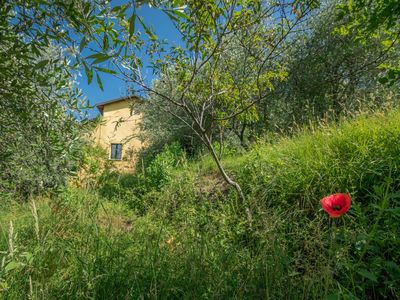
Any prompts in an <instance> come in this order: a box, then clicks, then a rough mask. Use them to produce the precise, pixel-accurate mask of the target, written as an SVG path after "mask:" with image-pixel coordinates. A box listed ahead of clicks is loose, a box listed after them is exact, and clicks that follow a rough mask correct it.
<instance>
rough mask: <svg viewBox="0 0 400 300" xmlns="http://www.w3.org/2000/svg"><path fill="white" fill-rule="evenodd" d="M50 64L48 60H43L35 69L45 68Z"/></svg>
mask: <svg viewBox="0 0 400 300" xmlns="http://www.w3.org/2000/svg"><path fill="white" fill-rule="evenodd" d="M48 63H49V60H48V59H45V60H42V61H40V62H38V63H37V64H36V65H35V69H40V68H43V67H44V66H45V65H47V64H48Z"/></svg>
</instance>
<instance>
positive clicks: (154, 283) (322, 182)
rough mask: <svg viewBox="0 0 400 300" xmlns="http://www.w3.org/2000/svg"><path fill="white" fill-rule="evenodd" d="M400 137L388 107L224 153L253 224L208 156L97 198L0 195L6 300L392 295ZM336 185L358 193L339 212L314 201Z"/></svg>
mask: <svg viewBox="0 0 400 300" xmlns="http://www.w3.org/2000/svg"><path fill="white" fill-rule="evenodd" d="M399 140H400V113H399V112H398V111H396V112H392V113H388V114H381V115H375V116H369V117H359V118H357V119H356V120H354V121H351V122H349V121H346V122H342V123H341V124H339V125H331V126H326V128H323V129H318V130H306V131H304V132H303V133H300V134H298V135H297V136H295V137H293V138H283V139H279V140H276V141H274V142H273V143H270V144H263V145H258V146H256V147H255V148H254V149H253V150H251V151H249V152H248V153H246V154H244V155H241V156H238V155H235V156H230V157H229V156H228V157H225V159H224V163H225V164H226V166H227V169H229V170H231V171H233V172H234V177H235V179H236V180H237V181H238V182H240V184H241V185H242V186H243V190H244V192H245V194H246V198H247V200H248V201H249V203H250V206H251V209H252V210H253V215H254V220H253V227H252V228H251V229H250V228H248V226H247V225H246V217H245V214H244V212H243V207H242V206H241V204H240V202H239V201H237V200H238V199H237V195H236V193H235V192H234V191H232V189H229V188H228V186H226V185H225V184H224V183H223V182H221V181H220V180H219V179H218V176H216V175H215V173H216V170H215V169H214V167H213V165H212V164H211V163H210V160H209V159H208V158H207V157H206V158H204V159H203V160H202V161H201V162H194V163H185V162H184V159H183V158H180V160H179V159H178V158H179V153H178V154H177V153H176V152H174V151H172V150H171V149H170V148H168V149H166V150H165V151H164V152H163V153H161V154H160V155H159V156H158V157H157V158H158V160H157V159H156V162H155V163H153V164H152V170H153V171H152V172H148V173H146V176H144V175H143V174H142V175H140V176H139V175H137V176H136V177H132V176H131V177H129V176H125V177H121V176H120V177H117V176H115V175H110V174H108V175H107V178H108V180H107V179H106V178H102V180H100V181H99V182H100V186H98V191H99V192H96V191H82V190H79V189H73V188H70V189H68V190H65V191H64V192H63V193H62V194H61V195H59V196H57V197H56V198H54V199H51V200H50V199H47V198H41V199H38V198H36V199H32V200H31V201H30V202H29V203H20V202H18V201H16V200H15V199H12V197H11V196H7V195H5V194H2V196H1V197H2V199H1V202H0V203H1V215H0V225H1V236H0V250H1V268H0V297H1V298H4V299H21V298H27V297H31V298H33V299H36V298H43V299H88V298H90V299H93V298H96V299H136V298H193V299H198V298H267V299H277V298H283V299H322V298H325V297H329V298H330V299H343V298H344V299H355V298H360V299H372V298H379V299H383V298H391V299H395V298H398V297H399V296H400V291H399V286H400V269H399V266H400V251H399V249H400V241H399V239H398V236H397V235H398V228H399V220H400V219H399V218H400V211H399V208H398V207H399V199H400V194H399V190H400V169H399V165H400V143H399ZM174 153H175V154H176V155H175V154H174ZM174 155H175V156H174ZM182 162H183V163H182ZM176 165H179V167H178V168H176ZM157 168H159V170H158V171H159V172H157ZM148 170H151V168H149V169H148ZM160 178H161V179H163V180H161V181H160ZM152 181H156V182H157V184H154V185H151V182H152ZM105 183H107V184H105ZM128 191H129V192H128ZM334 192H347V193H350V195H351V196H352V199H353V203H352V207H351V209H350V211H349V213H348V214H346V215H344V216H342V217H341V218H340V219H335V220H334V219H330V218H329V217H328V216H327V215H326V214H325V212H323V211H322V210H321V209H320V204H319V200H320V199H321V198H322V197H323V196H326V195H328V194H331V193H334Z"/></svg>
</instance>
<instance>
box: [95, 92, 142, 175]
mask: <svg viewBox="0 0 400 300" xmlns="http://www.w3.org/2000/svg"><path fill="white" fill-rule="evenodd" d="M137 101H140V99H139V98H138V97H135V96H129V97H121V98H117V99H114V100H109V101H105V102H101V103H99V104H97V105H96V106H97V109H98V110H99V111H100V113H101V122H100V124H99V125H98V126H97V127H96V129H95V131H94V135H93V137H94V140H95V142H96V143H98V144H99V145H100V146H101V147H102V148H104V149H106V151H107V155H108V159H109V160H112V164H113V166H114V167H115V168H116V169H118V170H119V171H122V172H124V171H125V172H129V171H132V170H133V168H134V165H135V161H136V157H137V155H136V154H137V152H138V150H140V149H141V147H142V142H141V141H140V140H139V139H138V138H137V134H138V133H139V132H140V128H139V127H140V126H139V125H140V122H141V120H142V115H141V114H140V113H139V112H137V111H135V110H134V109H133V104H134V103H135V102H137Z"/></svg>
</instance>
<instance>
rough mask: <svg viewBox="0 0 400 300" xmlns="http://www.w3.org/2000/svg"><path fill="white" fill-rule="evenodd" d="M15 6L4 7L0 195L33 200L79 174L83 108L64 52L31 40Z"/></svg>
mask: <svg viewBox="0 0 400 300" xmlns="http://www.w3.org/2000/svg"><path fill="white" fill-rule="evenodd" d="M16 3H17V2H14V3H11V4H10V3H7V2H6V3H2V6H1V7H0V40H1V43H0V69H1V72H0V132H1V134H0V192H15V193H18V194H20V195H23V196H29V195H32V194H34V193H39V192H43V191H48V190H54V189H57V188H58V187H60V186H62V185H63V184H64V183H65V181H66V178H67V175H69V174H70V173H71V172H72V171H73V170H74V167H75V162H76V161H77V159H79V157H78V156H77V152H78V149H79V144H80V142H79V137H80V132H81V131H80V129H81V126H82V124H83V123H79V122H77V117H78V114H79V107H80V106H82V104H83V103H82V100H81V95H80V92H79V91H78V90H77V89H76V88H74V83H73V79H72V78H71V74H70V73H69V72H68V61H67V60H66V59H65V54H64V51H63V50H62V49H61V48H60V47H59V46H56V45H52V44H51V42H50V41H47V42H48V44H46V42H43V40H39V35H38V36H36V38H38V40H35V37H31V36H30V35H29V34H28V31H27V30H26V28H25V26H35V25H34V24H31V23H29V20H27V19H25V20H24V21H23V22H19V21H18V17H19V16H18V7H16V6H15V5H16ZM19 8H20V7H19ZM16 9H17V10H16ZM40 37H41V38H46V37H45V36H44V35H41V36H40Z"/></svg>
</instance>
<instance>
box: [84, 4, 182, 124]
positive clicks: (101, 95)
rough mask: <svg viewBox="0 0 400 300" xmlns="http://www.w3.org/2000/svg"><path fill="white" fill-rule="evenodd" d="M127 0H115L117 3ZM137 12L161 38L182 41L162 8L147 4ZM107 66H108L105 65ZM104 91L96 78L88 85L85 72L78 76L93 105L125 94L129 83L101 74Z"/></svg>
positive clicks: (94, 111)
mask: <svg viewBox="0 0 400 300" xmlns="http://www.w3.org/2000/svg"><path fill="white" fill-rule="evenodd" d="M118 2H120V3H123V2H125V1H115V2H114V1H113V6H114V3H115V5H119V4H120V3H118ZM137 14H138V15H139V16H142V17H143V19H144V21H145V23H146V24H147V25H152V26H153V28H154V31H155V33H156V34H157V36H158V37H159V39H166V40H168V42H169V43H171V44H177V45H178V44H179V43H180V42H181V39H180V35H179V32H178V31H177V30H176V28H175V27H174V26H173V24H172V22H171V20H170V19H169V18H168V16H166V15H165V14H164V13H162V12H161V11H160V10H157V9H154V8H150V7H148V6H147V5H143V6H142V7H140V8H139V9H137ZM142 59H143V64H144V67H145V65H146V61H147V60H146V59H145V58H142ZM104 67H107V66H104ZM148 76H151V72H148ZM101 79H102V82H103V87H104V91H102V90H101V89H100V88H99V86H98V85H97V83H96V80H93V82H92V83H91V84H90V85H88V84H87V78H86V75H85V74H84V72H82V76H80V77H79V78H78V82H79V88H80V89H81V90H82V91H83V94H84V95H85V96H86V97H87V98H88V99H89V102H90V104H91V105H96V104H97V103H99V102H102V101H106V100H111V99H115V98H118V97H121V96H125V95H126V94H127V93H126V91H127V85H126V84H125V82H124V81H122V80H120V79H119V78H117V77H115V76H113V75H110V74H105V73H102V74H101ZM149 79H151V78H149ZM97 114H98V111H97V109H95V108H94V109H92V110H91V111H90V116H92V117H94V116H96V115H97Z"/></svg>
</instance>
